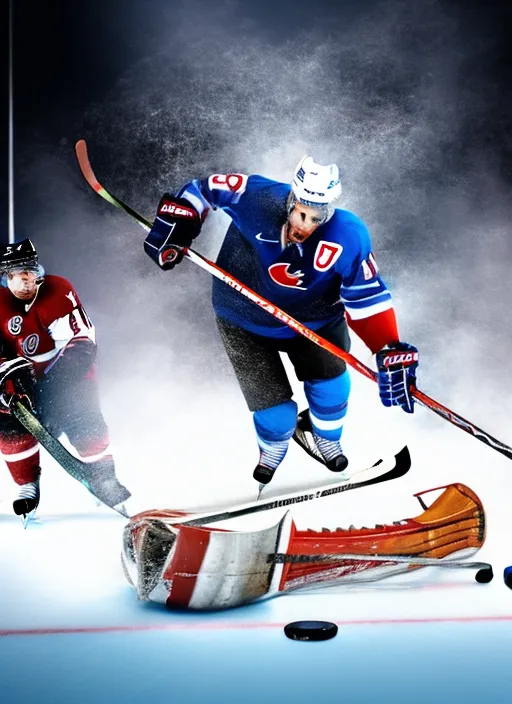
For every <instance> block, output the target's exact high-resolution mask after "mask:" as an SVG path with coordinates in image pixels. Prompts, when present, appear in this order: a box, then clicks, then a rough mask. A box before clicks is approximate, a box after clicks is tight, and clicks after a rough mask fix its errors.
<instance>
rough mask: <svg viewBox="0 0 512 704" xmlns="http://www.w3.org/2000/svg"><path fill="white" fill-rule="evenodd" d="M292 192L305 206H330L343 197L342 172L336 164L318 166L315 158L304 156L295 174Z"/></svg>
mask: <svg viewBox="0 0 512 704" xmlns="http://www.w3.org/2000/svg"><path fill="white" fill-rule="evenodd" d="M292 191H293V195H294V196H295V198H296V200H298V201H299V203H303V204H304V205H310V206H313V207H320V206H323V205H329V204H330V203H332V202H333V201H334V200H336V198H339V197H340V195H341V182H340V171H339V169H338V167H337V166H336V164H327V165H325V166H324V165H323V164H317V163H316V162H315V161H314V159H313V157H311V156H304V157H302V159H301V160H300V161H299V163H298V164H297V166H296V168H295V171H294V173H293V179H292Z"/></svg>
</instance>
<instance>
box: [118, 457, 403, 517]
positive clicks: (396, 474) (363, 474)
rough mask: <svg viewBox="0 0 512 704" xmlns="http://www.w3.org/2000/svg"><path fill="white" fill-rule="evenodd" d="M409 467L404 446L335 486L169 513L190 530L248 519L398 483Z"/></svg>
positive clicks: (330, 485) (329, 485)
mask: <svg viewBox="0 0 512 704" xmlns="http://www.w3.org/2000/svg"><path fill="white" fill-rule="evenodd" d="M410 467H411V456H410V454H409V449H408V448H407V446H405V447H403V448H402V449H401V450H400V452H398V453H397V454H396V455H395V456H394V459H393V460H392V461H391V462H389V463H386V462H385V461H384V460H378V461H377V462H375V464H373V465H372V466H371V467H368V468H366V469H361V470H358V471H357V472H354V474H352V475H351V476H349V477H348V479H345V481H341V482H337V483H335V484H326V485H324V486H320V487H317V488H313V489H309V490H307V491H297V492H294V493H291V494H284V495H283V496H274V497H273V498H271V499H268V500H267V501H253V502H251V503H248V504H242V505H240V504H238V505H236V506H232V507H228V508H226V509H224V510H223V511H215V512H213V511H212V512H211V513H203V514H187V515H184V516H178V517H176V514H175V513H174V512H172V511H171V512H169V513H170V514H172V522H173V523H176V524H180V525H188V526H203V525H206V524H207V523H216V522H217V521H227V520H229V519H231V518H238V517H239V516H248V515H249V514H251V513H259V512H260V511H271V510H272V509H275V508H287V507H288V506H292V505H293V504H301V503H305V502H306V501H313V500H314V499H321V498H324V497H326V496H334V495H335V494H342V493H343V492H344V491H350V490H351V489H359V488H360V487H363V486H371V485H372V484H380V483H381V482H387V481H391V480H392V479H399V478H400V477H403V476H404V474H407V472H408V471H409V469H410ZM145 513H147V512H145ZM165 513H166V511H165V509H163V510H162V511H159V515H164V516H165ZM170 517H171V515H170ZM131 520H133V521H136V520H137V516H132V519H131Z"/></svg>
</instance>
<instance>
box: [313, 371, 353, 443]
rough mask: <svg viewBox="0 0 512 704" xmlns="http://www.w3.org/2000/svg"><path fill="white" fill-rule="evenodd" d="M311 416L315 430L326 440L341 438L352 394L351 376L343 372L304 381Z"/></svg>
mask: <svg viewBox="0 0 512 704" xmlns="http://www.w3.org/2000/svg"><path fill="white" fill-rule="evenodd" d="M304 393H305V394H306V398H307V400H308V403H309V416H310V419H311V424H312V426H313V429H314V430H315V432H316V433H317V434H318V435H320V437H323V438H325V439H326V440H339V439H340V437H341V432H342V430H343V419H344V418H345V415H346V413H347V406H348V397H349V395H350V376H349V374H348V372H346V371H345V372H343V374H340V375H339V376H336V377H334V378H333V379H314V380H313V381H306V382H305V383H304Z"/></svg>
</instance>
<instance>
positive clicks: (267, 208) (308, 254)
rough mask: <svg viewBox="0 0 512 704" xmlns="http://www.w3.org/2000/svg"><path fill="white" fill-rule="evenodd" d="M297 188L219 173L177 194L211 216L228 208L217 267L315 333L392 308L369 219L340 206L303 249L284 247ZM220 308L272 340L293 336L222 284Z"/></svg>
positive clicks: (217, 296) (217, 297)
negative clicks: (335, 323) (290, 202)
mask: <svg viewBox="0 0 512 704" xmlns="http://www.w3.org/2000/svg"><path fill="white" fill-rule="evenodd" d="M289 193H290V186H289V185H288V184H285V183H279V182H277V181H272V180H270V179H268V178H264V177H263V176H257V175H252V176H246V175H243V174H215V175H213V176H210V177H209V178H208V179H204V180H193V181H191V182H189V183H187V184H186V185H185V186H183V188H182V189H181V190H180V192H179V193H178V195H179V196H181V197H183V198H185V199H187V200H188V201H189V202H190V203H191V205H193V206H194V207H195V208H196V209H197V210H198V212H199V213H200V214H201V215H202V216H204V214H205V211H207V210H208V209H210V208H212V209H214V210H215V209H216V208H222V210H224V211H225V212H226V213H227V214H228V215H229V216H230V217H231V219H232V223H231V225H230V227H229V229H228V231H227V233H226V236H225V239H224V242H223V244H222V247H221V250H220V252H219V256H218V258H217V264H218V265H219V266H220V267H222V268H223V269H225V270H226V271H227V272H229V274H231V275H232V276H234V277H236V278H237V279H239V280H240V281H242V282H243V283H244V284H245V285H246V286H248V287H249V288H252V289H253V290H254V291H256V292H257V293H259V294H260V295H261V296H263V297H264V298H267V299H268V300H270V301H271V302H272V303H274V304H275V305H276V306H278V307H279V308H282V309H283V310H284V311H285V312H286V313H288V314H289V315H291V316H292V317H293V318H296V319H297V320H299V321H300V322H301V323H303V324H304V325H307V326H308V327H310V328H311V329H313V330H318V329H319V328H321V327H323V326H324V325H326V324H327V323H329V322H332V321H335V320H339V319H341V318H342V317H343V316H344V311H345V309H346V310H347V312H348V313H349V315H350V318H351V319H352V320H354V321H356V320H361V319H363V318H368V317H370V316H373V315H376V314H377V313H380V312H382V311H385V310H389V309H391V308H392V301H391V295H390V293H389V291H388V289H387V288H386V285H385V284H384V282H383V281H382V279H381V277H380V276H379V273H378V268H377V265H376V262H375V257H374V256H373V254H372V246H371V241H370V235H369V233H368V229H367V228H366V226H365V224H364V223H363V221H362V220H361V219H360V218H358V217H357V216H356V215H354V214H353V213H351V212H349V211H348V210H342V209H340V208H337V209H335V211H334V215H333V216H332V217H331V218H330V219H329V220H328V221H327V222H326V223H324V224H323V225H320V226H319V227H318V228H317V229H316V230H315V231H314V232H313V234H311V235H310V236H309V237H308V238H307V239H306V240H305V241H304V242H303V243H302V244H295V243H290V244H287V245H286V243H285V242H284V238H283V225H284V224H285V222H286V220H287V211H286V200H287V197H288V195H289ZM213 306H214V309H215V312H216V314H217V315H218V316H220V317H221V318H224V319H226V320H229V321H231V322H233V323H235V324H236V325H239V326H240V327H242V328H245V329H246V330H249V331H251V332H254V333H257V334H259V335H265V336H269V337H280V338H286V337H293V336H295V335H296V334H297V333H295V332H294V331H293V330H291V329H290V328H289V327H288V326H286V325H283V324H282V323H280V322H279V321H278V320H276V319H275V318H273V317H272V316H271V315H270V314H269V313H267V312H265V311H264V310H263V309H261V308H260V307H259V306H257V305H255V304H254V303H252V302H251V301H249V300H248V299H246V298H245V297H243V296H241V295H240V294H239V293H237V292H236V291H235V290H233V289H232V288H231V287H229V286H226V284H225V283H223V282H222V281H219V280H217V279H214V280H213Z"/></svg>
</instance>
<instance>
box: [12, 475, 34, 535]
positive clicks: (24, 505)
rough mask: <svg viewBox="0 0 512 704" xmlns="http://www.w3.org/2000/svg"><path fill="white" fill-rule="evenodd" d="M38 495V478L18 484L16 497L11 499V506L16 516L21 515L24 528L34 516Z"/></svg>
mask: <svg viewBox="0 0 512 704" xmlns="http://www.w3.org/2000/svg"><path fill="white" fill-rule="evenodd" d="M39 497H40V492H39V478H37V479H36V481H35V482H28V483H27V484H21V485H20V490H19V493H18V498H17V499H15V500H14V501H13V504H12V508H13V511H14V513H15V514H16V515H17V516H21V520H22V521H23V527H24V528H26V527H27V524H28V522H29V521H30V520H32V519H33V518H34V517H35V513H36V510H37V507H38V506H39Z"/></svg>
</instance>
